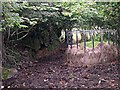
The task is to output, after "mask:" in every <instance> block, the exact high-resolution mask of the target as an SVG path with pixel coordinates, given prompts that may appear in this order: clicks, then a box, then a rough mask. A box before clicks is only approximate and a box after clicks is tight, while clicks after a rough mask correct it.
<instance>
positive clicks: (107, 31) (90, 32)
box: [66, 29, 117, 51]
mask: <svg viewBox="0 0 120 90" xmlns="http://www.w3.org/2000/svg"><path fill="white" fill-rule="evenodd" d="M73 33H76V45H77V48H78V43H79V40H78V34H80V35H81V38H82V41H83V43H84V51H86V46H87V45H86V34H88V35H89V36H90V39H91V41H92V49H93V50H94V47H95V45H94V38H95V35H98V34H100V48H102V45H103V36H104V34H107V40H108V44H110V36H111V35H112V39H113V45H115V44H116V45H117V31H116V30H110V29H101V30H72V31H67V32H66V37H67V42H66V44H67V47H68V45H70V47H71V49H72V45H73V43H72V42H73Z"/></svg>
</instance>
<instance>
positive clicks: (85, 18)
mask: <svg viewBox="0 0 120 90" xmlns="http://www.w3.org/2000/svg"><path fill="white" fill-rule="evenodd" d="M2 6H3V12H2V17H3V20H2V26H3V27H2V31H3V32H4V42H5V44H8V43H9V44H13V43H14V44H15V43H19V42H20V43H21V42H22V45H23V44H24V45H25V46H28V47H30V48H32V49H34V50H35V51H37V50H39V49H40V48H42V47H50V48H51V47H54V46H56V45H57V44H58V43H59V39H58V38H59V37H60V36H61V31H62V30H64V31H66V30H72V29H73V28H78V29H116V30H118V35H119V36H120V33H119V31H120V10H119V9H120V3H119V2H27V1H23V2H3V3H2ZM118 42H119V41H118ZM119 43H120V42H119Z"/></svg>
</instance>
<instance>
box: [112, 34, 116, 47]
mask: <svg viewBox="0 0 120 90" xmlns="http://www.w3.org/2000/svg"><path fill="white" fill-rule="evenodd" d="M115 41H116V40H115V32H113V45H115Z"/></svg>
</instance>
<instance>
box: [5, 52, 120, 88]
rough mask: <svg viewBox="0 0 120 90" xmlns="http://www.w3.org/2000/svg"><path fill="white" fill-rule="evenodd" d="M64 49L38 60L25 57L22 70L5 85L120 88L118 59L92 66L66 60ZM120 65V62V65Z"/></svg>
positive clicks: (13, 86) (12, 86)
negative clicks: (119, 85)
mask: <svg viewBox="0 0 120 90" xmlns="http://www.w3.org/2000/svg"><path fill="white" fill-rule="evenodd" d="M63 55H64V53H61V54H59V56H51V57H48V58H43V59H42V60H40V61H41V62H37V61H30V60H27V59H26V60H25V59H24V62H23V63H22V67H21V68H20V69H19V71H18V73H17V74H16V75H15V76H14V77H12V78H11V79H9V80H6V81H4V85H5V86H6V87H7V86H10V87H11V88H115V89H118V83H120V80H119V73H118V64H117V62H113V63H106V64H104V65H97V66H92V67H86V66H84V67H83V66H81V67H70V66H67V65H65V64H64V58H63ZM119 66H120V65H119Z"/></svg>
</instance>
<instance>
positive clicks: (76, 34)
mask: <svg viewBox="0 0 120 90" xmlns="http://www.w3.org/2000/svg"><path fill="white" fill-rule="evenodd" d="M76 44H77V49H78V32H77V31H76Z"/></svg>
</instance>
